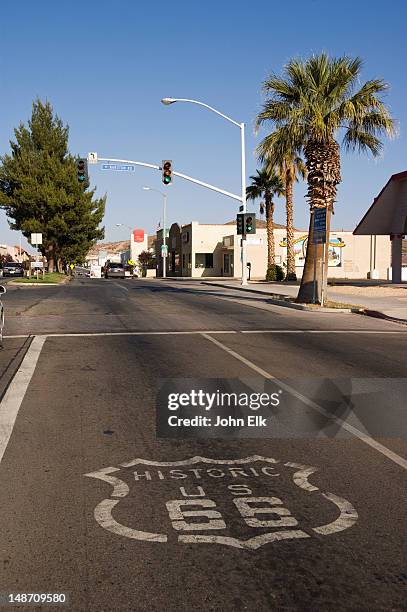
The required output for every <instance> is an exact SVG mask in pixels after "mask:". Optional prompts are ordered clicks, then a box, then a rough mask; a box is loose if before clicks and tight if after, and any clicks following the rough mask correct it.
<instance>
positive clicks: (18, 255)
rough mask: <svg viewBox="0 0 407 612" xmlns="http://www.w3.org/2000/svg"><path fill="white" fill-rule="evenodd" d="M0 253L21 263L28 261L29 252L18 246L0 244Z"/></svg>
mask: <svg viewBox="0 0 407 612" xmlns="http://www.w3.org/2000/svg"><path fill="white" fill-rule="evenodd" d="M0 255H3V256H7V255H10V257H11V258H12V260H13V261H16V262H19V263H23V261H29V259H30V254H29V253H28V252H27V251H26V250H25V249H23V248H22V247H20V246H18V245H17V246H10V245H8V244H0Z"/></svg>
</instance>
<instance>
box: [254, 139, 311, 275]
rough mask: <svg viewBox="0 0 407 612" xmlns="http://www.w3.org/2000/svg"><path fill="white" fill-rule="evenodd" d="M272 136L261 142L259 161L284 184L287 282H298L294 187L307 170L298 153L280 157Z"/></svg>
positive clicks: (287, 150)
mask: <svg viewBox="0 0 407 612" xmlns="http://www.w3.org/2000/svg"><path fill="white" fill-rule="evenodd" d="M272 136H273V134H271V135H269V136H266V137H265V138H264V139H263V140H262V141H261V143H260V144H259V146H258V147H257V152H258V154H259V160H260V161H261V162H262V163H264V164H266V167H267V168H268V170H269V171H272V172H273V171H274V172H278V174H279V176H280V177H281V180H282V181H283V184H284V192H285V211H286V230H287V280H297V275H296V271H295V254H294V202H293V187H294V183H295V182H296V181H298V178H299V177H301V178H302V179H305V178H306V176H307V169H306V166H305V163H304V161H303V159H302V157H301V156H300V155H299V152H298V151H293V150H292V149H290V148H286V149H285V150H284V154H283V155H281V153H280V156H279V157H278V156H277V153H276V151H275V148H274V146H273V139H272Z"/></svg>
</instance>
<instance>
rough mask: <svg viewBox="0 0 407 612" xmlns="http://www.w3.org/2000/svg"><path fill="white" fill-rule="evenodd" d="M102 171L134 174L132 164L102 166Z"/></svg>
mask: <svg viewBox="0 0 407 612" xmlns="http://www.w3.org/2000/svg"><path fill="white" fill-rule="evenodd" d="M102 170H120V171H121V172H134V170H135V167H134V166H132V165H131V164H102Z"/></svg>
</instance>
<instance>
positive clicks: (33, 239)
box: [31, 234, 42, 245]
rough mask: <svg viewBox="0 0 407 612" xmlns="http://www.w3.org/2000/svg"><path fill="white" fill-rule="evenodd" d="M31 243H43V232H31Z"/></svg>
mask: <svg viewBox="0 0 407 612" xmlns="http://www.w3.org/2000/svg"><path fill="white" fill-rule="evenodd" d="M31 244H33V245H37V244H42V234H31Z"/></svg>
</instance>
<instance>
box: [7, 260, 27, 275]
mask: <svg viewBox="0 0 407 612" xmlns="http://www.w3.org/2000/svg"><path fill="white" fill-rule="evenodd" d="M2 271H3V276H24V268H23V266H22V265H21V264H19V263H16V262H14V261H8V262H7V263H5V264H4V265H3V268H2Z"/></svg>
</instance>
